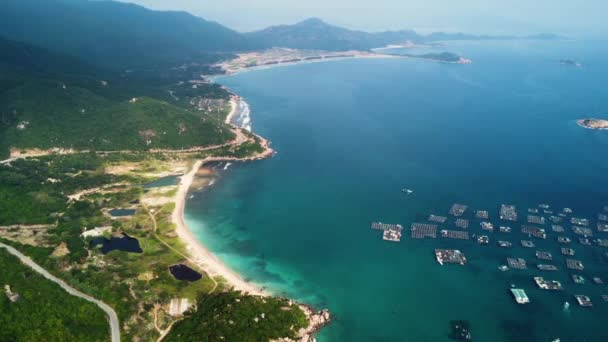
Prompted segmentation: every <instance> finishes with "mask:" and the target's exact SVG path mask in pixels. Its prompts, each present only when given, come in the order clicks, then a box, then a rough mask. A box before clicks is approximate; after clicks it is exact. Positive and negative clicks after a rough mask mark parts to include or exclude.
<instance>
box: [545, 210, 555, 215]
mask: <svg viewBox="0 0 608 342" xmlns="http://www.w3.org/2000/svg"><path fill="white" fill-rule="evenodd" d="M543 213H545V214H547V215H553V210H543Z"/></svg>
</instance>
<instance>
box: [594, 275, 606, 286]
mask: <svg viewBox="0 0 608 342" xmlns="http://www.w3.org/2000/svg"><path fill="white" fill-rule="evenodd" d="M593 282H594V283H596V284H598V285H602V284H604V281H603V280H602V278H600V277H593Z"/></svg>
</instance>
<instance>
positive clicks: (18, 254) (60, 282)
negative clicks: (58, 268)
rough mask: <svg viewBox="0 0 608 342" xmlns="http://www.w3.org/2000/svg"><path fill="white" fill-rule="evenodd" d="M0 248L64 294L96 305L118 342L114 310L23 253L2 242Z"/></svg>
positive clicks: (118, 334)
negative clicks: (51, 272) (104, 316)
mask: <svg viewBox="0 0 608 342" xmlns="http://www.w3.org/2000/svg"><path fill="white" fill-rule="evenodd" d="M0 248H4V249H6V250H7V252H9V253H10V254H12V255H14V256H16V257H17V258H19V260H21V262H22V263H24V264H25V265H27V266H29V267H30V268H31V269H33V270H34V271H36V272H37V273H40V274H41V275H42V276H43V277H45V278H46V279H48V280H50V281H52V282H54V283H56V284H57V285H59V286H61V288H62V289H64V290H65V291H66V292H68V293H69V294H71V295H72V296H76V297H79V298H82V299H84V300H86V301H88V302H91V303H93V304H95V305H97V306H98V307H99V308H100V309H101V310H103V311H104V312H105V313H106V315H108V319H109V321H110V331H111V337H112V342H120V325H119V323H118V315H116V312H115V311H114V309H112V308H111V307H110V306H109V305H108V304H106V303H104V302H102V301H100V300H97V299H95V298H93V297H91V296H89V295H87V294H85V293H82V292H80V291H78V290H76V289H75V288H73V287H71V286H70V285H68V284H67V283H66V282H65V281H63V280H61V279H59V278H57V277H55V276H54V275H52V274H50V273H49V272H48V271H47V270H45V269H44V268H42V267H41V266H40V265H38V264H37V263H35V262H34V261H33V260H32V259H30V258H29V257H27V256H25V255H24V254H23V253H21V252H19V251H18V250H16V249H15V248H13V247H11V246H9V245H6V244H3V243H2V242H0Z"/></svg>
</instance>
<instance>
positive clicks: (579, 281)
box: [572, 274, 585, 284]
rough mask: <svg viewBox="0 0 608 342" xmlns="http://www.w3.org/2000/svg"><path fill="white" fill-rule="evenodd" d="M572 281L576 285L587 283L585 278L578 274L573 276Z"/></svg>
mask: <svg viewBox="0 0 608 342" xmlns="http://www.w3.org/2000/svg"><path fill="white" fill-rule="evenodd" d="M572 281H574V282H575V283H576V284H584V283H585V278H584V277H583V276H581V275H578V274H573V275H572Z"/></svg>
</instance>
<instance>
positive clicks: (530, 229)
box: [521, 225, 547, 239]
mask: <svg viewBox="0 0 608 342" xmlns="http://www.w3.org/2000/svg"><path fill="white" fill-rule="evenodd" d="M521 232H522V233H524V234H528V235H530V236H533V237H535V238H538V239H546V238H547V233H546V232H545V229H544V228H538V227H534V226H526V225H523V226H521Z"/></svg>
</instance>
